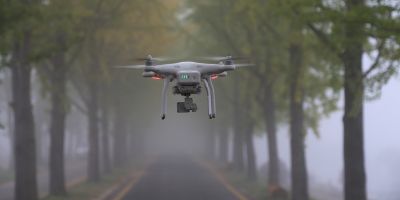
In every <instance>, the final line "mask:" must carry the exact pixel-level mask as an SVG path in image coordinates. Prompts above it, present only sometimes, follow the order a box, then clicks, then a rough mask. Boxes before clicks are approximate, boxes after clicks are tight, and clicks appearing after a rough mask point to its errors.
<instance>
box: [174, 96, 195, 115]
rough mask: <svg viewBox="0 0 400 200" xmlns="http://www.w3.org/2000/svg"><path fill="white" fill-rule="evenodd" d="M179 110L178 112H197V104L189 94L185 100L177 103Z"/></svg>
mask: <svg viewBox="0 0 400 200" xmlns="http://www.w3.org/2000/svg"><path fill="white" fill-rule="evenodd" d="M176 107H177V112H178V113H188V112H190V111H192V112H196V111H197V105H196V104H195V103H193V99H192V98H190V97H189V96H186V98H185V102H178V103H177V106H176Z"/></svg>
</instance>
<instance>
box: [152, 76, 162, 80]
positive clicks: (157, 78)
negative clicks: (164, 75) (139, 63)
mask: <svg viewBox="0 0 400 200" xmlns="http://www.w3.org/2000/svg"><path fill="white" fill-rule="evenodd" d="M151 79H153V80H161V78H160V77H157V76H153V77H151Z"/></svg>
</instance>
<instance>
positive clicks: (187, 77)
mask: <svg viewBox="0 0 400 200" xmlns="http://www.w3.org/2000/svg"><path fill="white" fill-rule="evenodd" d="M181 79H189V75H187V74H182V75H181Z"/></svg>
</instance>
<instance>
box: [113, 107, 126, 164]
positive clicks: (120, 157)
mask: <svg viewBox="0 0 400 200" xmlns="http://www.w3.org/2000/svg"><path fill="white" fill-rule="evenodd" d="M115 106H116V113H115V119H114V120H115V122H114V128H115V130H114V165H115V166H118V167H120V166H122V165H123V164H125V161H126V157H127V156H126V151H127V146H126V132H127V130H126V129H127V127H126V123H125V120H126V119H125V115H124V110H123V107H122V105H121V103H117V105H115Z"/></svg>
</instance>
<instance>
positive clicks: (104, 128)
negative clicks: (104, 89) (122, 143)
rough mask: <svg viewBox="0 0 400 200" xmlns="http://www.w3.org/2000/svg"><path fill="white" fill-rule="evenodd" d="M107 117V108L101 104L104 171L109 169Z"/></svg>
mask: <svg viewBox="0 0 400 200" xmlns="http://www.w3.org/2000/svg"><path fill="white" fill-rule="evenodd" d="M108 120H109V118H108V108H106V105H103V115H102V121H101V125H102V133H103V134H102V142H103V143H102V144H103V145H102V146H103V151H102V153H103V167H104V172H106V173H108V172H110V171H111V163H110V145H109V144H110V140H109V126H108V125H109V121H108Z"/></svg>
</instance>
